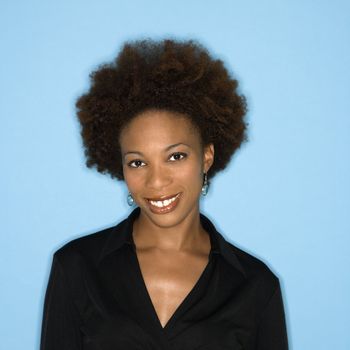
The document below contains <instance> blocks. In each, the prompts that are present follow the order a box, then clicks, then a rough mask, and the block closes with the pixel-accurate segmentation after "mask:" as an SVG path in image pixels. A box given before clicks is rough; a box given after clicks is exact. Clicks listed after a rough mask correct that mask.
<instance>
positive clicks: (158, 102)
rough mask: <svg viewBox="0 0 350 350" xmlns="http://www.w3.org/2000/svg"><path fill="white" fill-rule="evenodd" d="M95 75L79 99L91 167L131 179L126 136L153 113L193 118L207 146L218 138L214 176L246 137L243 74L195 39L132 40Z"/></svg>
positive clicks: (87, 155)
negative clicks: (125, 155)
mask: <svg viewBox="0 0 350 350" xmlns="http://www.w3.org/2000/svg"><path fill="white" fill-rule="evenodd" d="M90 77H91V86H90V89H89V91H88V92H87V93H85V94H84V95H82V96H80V97H79V99H78V100H77V102H76V106H77V114H78V119H79V122H80V124H81V135H82V138H83V143H84V147H85V155H86V157H87V162H86V165H87V166H88V167H92V166H96V167H97V170H98V171H99V172H101V173H109V174H110V175H111V177H112V178H116V179H118V180H125V178H124V170H125V168H123V158H122V154H121V145H120V138H121V135H122V132H123V131H124V130H126V128H127V126H128V125H131V124H130V123H131V122H132V121H133V119H135V117H137V116H139V115H141V114H142V113H146V112H147V111H151V110H152V111H155V110H157V111H167V112H172V115H173V116H175V114H176V115H182V116H186V118H187V119H188V121H189V122H190V123H191V125H192V126H193V127H194V129H196V130H197V131H198V135H199V138H200V141H201V144H202V146H203V147H202V149H204V147H205V146H207V145H209V144H213V146H214V149H215V157H214V160H213V164H212V165H211V167H210V169H209V170H208V178H209V179H210V178H212V177H213V176H214V175H215V174H216V173H217V172H218V171H220V170H222V169H224V168H225V167H226V165H227V164H228V162H229V160H230V158H231V156H232V155H233V154H234V152H235V151H236V150H237V149H238V148H239V147H240V145H241V144H242V142H243V141H245V140H246V123H245V121H244V116H245V114H246V103H245V98H244V96H242V95H240V94H238V92H237V86H238V82H237V80H235V79H234V78H232V77H230V75H229V74H228V72H227V70H226V69H225V67H224V65H223V62H222V61H221V60H219V59H214V58H212V57H211V55H210V54H209V53H208V51H207V50H206V49H205V48H204V47H203V46H201V45H200V44H199V43H197V42H195V41H193V40H189V41H177V40H171V39H164V40H160V41H153V40H140V41H134V42H127V43H125V44H124V46H123V47H122V49H121V51H120V52H119V54H118V56H117V58H116V59H115V61H114V62H112V63H109V64H104V65H101V66H99V67H98V68H97V70H95V71H94V72H93V73H91V75H90Z"/></svg>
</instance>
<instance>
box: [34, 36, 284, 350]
mask: <svg viewBox="0 0 350 350" xmlns="http://www.w3.org/2000/svg"><path fill="white" fill-rule="evenodd" d="M237 86H238V83H237V81H236V80H235V79H233V78H232V77H230V76H229V74H228V72H227V70H226V69H225V67H224V65H223V62H222V61H220V60H218V59H214V58H212V56H211V55H210V54H209V53H208V51H207V50H206V49H205V48H204V47H203V46H201V45H200V44H199V43H196V42H194V41H175V40H171V39H165V40H161V41H152V40H143V41H135V42H128V43H126V44H125V45H124V46H123V47H122V50H121V51H120V53H119V55H118V57H117V58H116V60H115V62H113V63H110V64H105V65H102V66H100V67H99V68H98V69H97V70H96V71H95V72H93V73H92V74H91V87H90V90H89V91H88V92H87V93H86V94H84V95H82V96H81V97H80V98H79V99H78V100H77V107H78V111H77V114H78V119H79V122H80V123H81V135H82V139H83V143H84V147H85V154H86V156H87V166H88V167H92V166H96V167H97V170H98V171H100V172H101V173H109V174H110V175H111V176H112V178H116V179H118V180H122V181H124V182H125V185H126V187H127V189H128V191H129V194H128V203H129V204H130V205H134V204H136V208H135V209H134V210H133V211H132V212H131V213H130V215H129V216H128V217H127V218H126V219H124V220H123V221H122V222H120V223H119V224H118V225H116V226H113V227H109V228H107V229H105V230H102V231H99V232H95V233H93V234H90V235H87V236H83V237H80V238H78V239H74V240H71V241H70V242H69V243H67V244H65V245H64V246H63V247H61V248H60V249H58V250H57V251H56V252H55V253H54V256H53V262H52V267H51V274H50V279H49V282H48V286H47V291H46V297H45V305H44V317H43V324H42V336H41V350H58V349H60V350H62V349H70V350H77V349H89V350H93V349H96V350H97V349H99V350H107V349H112V348H113V349H130V350H132V349H135V350H136V349H188V350H190V349H212V350H214V349H237V350H238V349H246V350H250V349H254V350H263V349H264V350H267V349H268V350H287V349H288V343H287V334H286V328H285V318H284V308H283V301H282V297H281V290H280V284H279V280H278V278H277V277H276V276H275V275H274V274H273V273H272V272H271V270H270V269H269V268H268V267H267V266H266V265H265V264H264V263H263V262H262V261H260V260H258V259H257V258H255V257H253V256H252V255H250V254H248V253H247V252H244V251H242V250H240V249H238V248H237V247H235V246H234V245H233V244H231V243H229V242H228V241H226V240H225V239H224V237H223V236H222V235H221V234H220V233H219V232H218V231H217V230H216V228H215V226H214V224H213V223H212V222H211V221H210V220H209V219H208V218H207V217H206V216H204V215H203V214H202V213H201V212H200V197H201V195H203V196H205V195H206V193H207V191H208V188H209V185H210V180H211V178H213V176H214V175H215V174H216V173H217V172H218V171H220V170H222V169H224V168H225V167H226V165H227V164H228V162H229V160H230V158H231V157H232V155H233V154H234V152H235V151H236V150H237V149H238V148H239V147H240V145H241V144H242V143H243V142H244V141H246V123H245V121H244V116H245V114H246V103H245V99H244V97H243V96H242V95H240V94H238V92H237Z"/></svg>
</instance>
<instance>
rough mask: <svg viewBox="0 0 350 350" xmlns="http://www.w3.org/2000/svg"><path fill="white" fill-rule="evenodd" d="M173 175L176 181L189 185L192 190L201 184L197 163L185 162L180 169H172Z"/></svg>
mask: <svg viewBox="0 0 350 350" xmlns="http://www.w3.org/2000/svg"><path fill="white" fill-rule="evenodd" d="M173 176H174V177H173V178H174V179H176V181H177V182H179V183H183V184H184V185H185V184H186V185H188V186H191V187H192V188H193V190H195V189H196V188H197V187H198V186H199V185H200V187H201V186H202V183H201V181H202V180H201V179H202V178H201V169H200V167H199V166H198V164H197V163H193V164H187V165H186V166H184V167H182V168H181V170H177V171H174V175H173Z"/></svg>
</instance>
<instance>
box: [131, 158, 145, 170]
mask: <svg viewBox="0 0 350 350" xmlns="http://www.w3.org/2000/svg"><path fill="white" fill-rule="evenodd" d="M141 163H143V161H142V160H140V159H135V160H132V161H131V162H129V163H128V166H129V167H130V168H139V167H140V166H141ZM143 164H145V163H143Z"/></svg>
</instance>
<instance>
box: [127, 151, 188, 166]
mask: <svg viewBox="0 0 350 350" xmlns="http://www.w3.org/2000/svg"><path fill="white" fill-rule="evenodd" d="M175 155H180V156H182V158H181V159H175V160H174V161H180V160H183V159H185V158H186V157H187V154H186V153H183V152H175V153H173V154H171V155H170V158H171V157H173V156H175ZM174 161H171V162H174ZM135 162H142V160H140V159H135V160H132V161H131V162H129V163H128V166H129V167H130V168H139V167H140V166H132V164H133V163H135ZM142 163H143V162H142Z"/></svg>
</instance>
